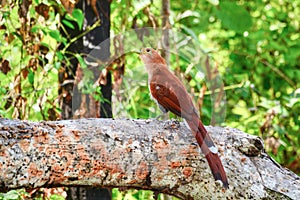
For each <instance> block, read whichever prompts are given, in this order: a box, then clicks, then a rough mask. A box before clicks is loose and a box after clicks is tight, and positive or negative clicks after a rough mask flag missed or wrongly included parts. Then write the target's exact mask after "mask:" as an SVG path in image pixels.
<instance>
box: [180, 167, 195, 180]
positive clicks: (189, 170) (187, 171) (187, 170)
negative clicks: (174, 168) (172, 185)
mask: <svg viewBox="0 0 300 200" xmlns="http://www.w3.org/2000/svg"><path fill="white" fill-rule="evenodd" d="M182 173H183V175H184V176H185V177H186V178H189V177H190V176H191V175H192V174H193V168H191V167H185V168H183V170H182Z"/></svg>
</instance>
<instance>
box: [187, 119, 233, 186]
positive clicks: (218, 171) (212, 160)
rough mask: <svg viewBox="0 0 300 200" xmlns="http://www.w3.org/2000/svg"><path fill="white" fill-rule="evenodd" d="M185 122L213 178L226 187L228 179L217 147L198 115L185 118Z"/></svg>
mask: <svg viewBox="0 0 300 200" xmlns="http://www.w3.org/2000/svg"><path fill="white" fill-rule="evenodd" d="M187 123H188V125H189V127H190V129H191V130H192V132H193V134H194V136H195V137H196V140H197V142H198V144H199V146H200V148H201V150H202V152H203V153H204V155H205V157H206V159H207V162H208V165H209V167H210V169H211V171H212V174H213V176H214V178H215V180H220V181H222V182H223V185H224V187H225V188H228V180H227V177H226V173H225V170H224V167H223V165H222V162H221V160H220V158H219V156H218V149H217V147H216V146H215V145H214V143H213V141H212V139H211V137H210V136H209V135H208V133H207V131H206V129H205V127H204V126H203V124H202V122H201V121H200V119H199V118H198V116H197V115H195V116H193V118H192V119H191V120H187Z"/></svg>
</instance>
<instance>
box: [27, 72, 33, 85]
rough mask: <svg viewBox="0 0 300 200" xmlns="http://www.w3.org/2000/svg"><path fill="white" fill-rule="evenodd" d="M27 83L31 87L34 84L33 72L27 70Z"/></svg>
mask: <svg viewBox="0 0 300 200" xmlns="http://www.w3.org/2000/svg"><path fill="white" fill-rule="evenodd" d="M28 81H29V83H30V84H31V85H33V83H34V72H33V71H32V70H29V73H28Z"/></svg>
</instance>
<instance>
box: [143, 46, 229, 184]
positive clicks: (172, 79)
mask: <svg viewBox="0 0 300 200" xmlns="http://www.w3.org/2000/svg"><path fill="white" fill-rule="evenodd" d="M140 58H141V60H142V61H143V63H144V64H145V67H146V70H147V72H148V81H149V82H148V83H149V90H150V93H151V96H152V98H153V100H155V101H156V102H157V104H158V106H159V108H160V109H161V111H162V112H164V113H166V112H168V111H171V112H172V113H174V114H175V115H177V116H179V117H182V118H184V120H185V121H186V122H187V124H188V126H189V128H190V130H191V131H192V133H193V134H194V136H195V138H196V140H197V143H198V145H199V146H200V148H201V150H202V152H203V153H204V155H205V157H206V159H207V162H208V165H209V167H210V169H211V171H212V174H213V176H214V178H215V180H220V181H222V183H223V186H224V187H225V188H228V180H227V177H226V173H225V171H224V168H223V165H222V162H221V160H220V158H219V156H218V148H217V147H216V146H215V145H214V143H213V141H212V139H211V137H210V136H209V134H208V132H207V130H206V129H205V127H204V126H203V124H202V122H201V120H200V119H199V116H198V112H197V110H196V108H195V106H194V104H193V102H192V99H191V97H190V95H189V94H188V92H187V91H186V89H185V87H184V86H183V84H182V83H181V81H180V80H179V79H178V78H177V77H176V76H175V75H174V74H173V73H172V72H171V71H170V70H169V69H168V66H167V63H166V61H165V59H164V58H163V57H161V56H160V54H159V53H158V52H157V51H156V50H154V49H152V48H143V49H142V50H141V52H140Z"/></svg>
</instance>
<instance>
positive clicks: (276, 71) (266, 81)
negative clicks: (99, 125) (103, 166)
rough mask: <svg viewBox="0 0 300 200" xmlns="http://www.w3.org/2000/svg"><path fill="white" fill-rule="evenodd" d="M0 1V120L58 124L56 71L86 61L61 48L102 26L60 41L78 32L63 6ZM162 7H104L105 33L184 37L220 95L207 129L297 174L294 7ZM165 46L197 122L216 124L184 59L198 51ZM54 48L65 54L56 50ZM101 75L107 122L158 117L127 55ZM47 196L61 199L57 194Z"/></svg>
mask: <svg viewBox="0 0 300 200" xmlns="http://www.w3.org/2000/svg"><path fill="white" fill-rule="evenodd" d="M0 2H1V4H2V5H1V7H0V70H1V72H0V97H1V99H2V101H1V102H0V116H1V117H5V118H10V119H22V120H32V121H40V120H57V119H61V118H62V117H61V111H62V110H61V107H60V105H59V103H60V98H61V96H60V95H61V94H60V95H59V93H58V91H59V88H60V87H61V85H60V82H59V78H60V77H59V74H60V73H59V72H60V70H62V65H68V63H70V59H77V60H78V62H79V63H80V68H82V69H85V68H86V66H87V64H86V63H85V60H84V58H85V56H86V55H84V54H82V53H72V52H69V51H68V50H67V48H66V47H68V46H69V45H70V44H71V43H74V42H76V40H77V39H78V38H80V37H82V36H84V34H86V33H87V32H89V31H90V30H92V29H94V28H95V27H97V26H101V20H98V21H97V22H95V24H93V25H91V26H90V27H87V28H86V31H85V32H83V35H75V36H74V37H72V38H68V35H65V34H63V30H65V29H67V28H68V29H72V28H75V27H74V22H75V24H76V25H77V26H78V27H79V28H80V29H82V26H83V20H84V13H83V12H82V10H80V9H77V8H71V9H66V8H67V7H66V5H65V3H66V2H68V1H61V2H62V3H61V2H60V1H54V0H32V1H30V4H29V5H28V12H27V13H26V15H25V16H22V15H24V13H22V9H23V8H22V7H21V5H22V3H21V2H22V1H12V0H6V1H0ZM70 2H71V1H70ZM93 2H95V0H91V1H90V3H91V5H92V4H93ZM164 3H168V1H164V0H158V1H150V0H149V1H147V0H143V1H142V0H114V1H111V4H110V9H111V10H110V20H111V21H110V23H111V24H110V26H111V27H110V35H111V36H114V35H118V34H122V33H124V32H126V31H128V30H132V29H133V28H142V27H152V28H154V29H155V28H160V29H164V28H171V29H172V31H174V32H178V33H181V34H182V35H184V36H187V38H189V39H190V40H192V41H193V43H194V44H196V45H197V46H198V48H199V49H201V56H202V57H203V58H207V57H209V58H210V59H209V61H208V60H205V62H203V63H204V65H206V64H207V65H209V66H210V67H211V72H206V75H208V76H213V74H214V73H217V74H219V76H220V77H221V81H222V82H223V84H224V87H222V88H221V89H222V90H223V91H225V93H226V105H225V106H226V115H225V118H224V120H223V121H221V122H222V123H221V124H220V123H219V124H218V123H216V124H218V125H222V126H230V127H235V128H238V129H240V130H242V131H245V132H247V133H250V134H254V135H258V136H260V137H261V138H263V140H264V143H265V147H266V150H267V152H268V153H269V154H270V155H271V156H272V157H273V158H274V159H275V160H276V161H277V162H279V163H280V164H281V165H283V166H285V167H287V168H289V169H291V170H292V171H294V172H295V173H297V174H298V175H299V174H300V131H299V129H300V78H299V77H300V19H299V17H300V1H299V0H295V1H290V0H272V1H270V0H253V1H245V0H237V1H218V0H206V1H205V0H203V1H191V0H185V1H175V0H174V1H171V2H170V5H169V8H167V11H164V9H163V7H164ZM164 12H165V13H164ZM166 14H167V16H168V14H169V16H168V19H167V22H166V21H165V20H166V19H165V16H166ZM62 16H63V17H62ZM24 19H26V20H24ZM130 33H133V34H134V32H130ZM112 38H113V39H114V40H112V41H111V54H112V56H114V54H119V55H120V53H116V51H119V52H122V51H123V50H124V48H126V47H122V45H121V44H122V42H120V41H118V42H116V41H115V40H117V39H120V38H119V37H112ZM170 41H171V40H170ZM171 42H172V44H170V46H173V47H176V48H177V49H180V48H182V49H185V51H184V52H185V53H184V55H183V56H180V57H178V56H176V54H175V53H172V52H171V54H170V57H169V59H170V63H171V64H170V68H171V69H172V70H173V71H174V73H176V74H177V75H178V76H179V77H180V78H181V79H182V80H183V81H184V82H185V83H186V86H187V88H189V92H190V93H191V94H192V96H193V97H194V100H195V103H196V104H197V106H198V107H199V111H200V113H201V119H202V120H203V122H204V124H206V125H208V124H210V123H211V122H212V123H213V124H215V123H214V122H213V121H212V120H211V116H212V111H213V109H212V108H213V107H214V106H215V105H212V104H214V103H216V102H215V101H214V102H213V101H212V100H211V97H210V96H211V94H213V92H214V91H212V90H210V89H211V88H210V87H209V86H208V84H207V82H206V79H207V77H206V79H205V78H204V77H203V74H202V73H199V71H198V69H197V68H193V66H196V65H197V64H198V63H191V60H192V59H190V60H189V59H184V58H185V57H195V56H197V55H198V53H199V51H196V49H194V48H185V45H186V44H187V43H185V42H184V40H182V39H181V40H178V41H175V44H174V40H172V41H171ZM61 44H63V45H64V48H60V45H61ZM153 47H156V46H153ZM118 48H119V49H118ZM122 48H123V50H122ZM136 50H137V49H136ZM162 53H163V54H164V56H168V55H165V54H167V53H166V52H164V51H163V52H162ZM203 63H202V64H203ZM208 63H209V64H208ZM202 67H203V66H202ZM204 67H205V66H204ZM108 70H110V71H111V73H112V74H113V80H112V83H113V88H114V92H113V101H112V109H113V116H114V118H118V117H126V118H149V117H152V118H153V117H156V116H158V115H159V114H160V111H159V109H158V107H157V106H156V105H155V103H154V102H152V100H151V99H150V97H149V92H148V86H147V74H146V71H145V70H144V66H143V65H142V63H141V61H140V59H139V58H138V56H137V55H136V54H124V55H122V56H121V57H119V58H118V59H116V61H115V62H113V63H112V64H111V65H110V66H109V68H108ZM80 81H81V82H80V83H78V85H80V87H79V90H80V91H81V92H82V93H88V94H93V95H94V97H95V99H97V100H98V101H100V102H105V101H106V100H105V99H104V98H103V95H102V94H101V93H100V92H99V89H97V88H95V87H94V86H95V84H94V82H93V81H91V79H89V76H85V77H84V78H83V79H82V80H80ZM217 103H218V101H217ZM9 195H11V196H9ZM22 195H23V196H24V195H25V196H26V195H28V194H27V193H26V192H25V191H23V190H21V191H13V192H11V193H9V194H1V195H0V199H10V198H8V197H11V199H14V197H15V199H18V198H20V196H22ZM51 198H52V199H63V197H60V196H58V195H56V196H55V195H52V196H51ZM122 198H124V199H151V198H152V195H151V193H150V192H145V191H136V190H134V191H130V192H127V193H124V192H118V191H117V190H113V199H122Z"/></svg>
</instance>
